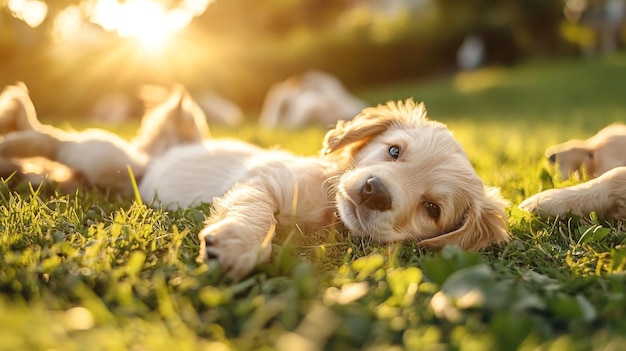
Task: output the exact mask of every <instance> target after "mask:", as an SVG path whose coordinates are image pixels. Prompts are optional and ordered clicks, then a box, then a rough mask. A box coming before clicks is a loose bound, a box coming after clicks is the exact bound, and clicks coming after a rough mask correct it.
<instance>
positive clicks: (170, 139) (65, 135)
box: [0, 83, 208, 193]
mask: <svg viewBox="0 0 626 351" xmlns="http://www.w3.org/2000/svg"><path fill="white" fill-rule="evenodd" d="M0 129H1V130H2V132H3V138H2V140H0V157H1V160H2V163H3V164H4V165H6V166H5V167H4V168H3V171H4V173H3V176H5V177H6V176H8V174H7V173H9V174H10V173H17V174H23V175H25V174H31V175H35V176H39V177H40V178H41V180H43V179H45V178H50V179H51V180H53V181H60V182H62V183H70V184H74V183H83V182H84V184H85V185H90V186H94V187H100V188H105V189H110V190H112V191H119V192H121V193H130V191H131V190H132V183H131V182H130V175H129V171H128V167H130V168H131V169H132V172H133V174H134V176H135V177H137V178H141V176H143V174H144V172H145V169H146V167H147V165H148V162H149V160H150V159H151V158H152V157H155V156H157V155H160V154H162V153H163V152H164V151H165V150H167V149H168V148H170V147H172V146H173V145H178V144H187V143H196V142H200V141H201V140H202V139H203V138H204V137H206V136H207V135H208V126H207V125H206V119H205V117H204V114H203V113H202V111H201V110H200V109H199V108H198V106H197V105H196V104H195V102H194V101H193V100H192V99H191V98H190V97H189V95H188V93H187V91H186V89H185V88H184V87H182V86H176V87H174V89H173V92H172V94H171V96H170V97H169V99H167V100H166V101H165V102H163V103H162V104H161V105H160V106H157V107H156V108H154V109H153V110H152V111H151V112H149V113H147V114H146V115H145V116H144V117H143V119H142V123H141V126H140V128H139V130H138V132H137V134H136V136H135V137H134V139H133V140H132V141H130V142H129V141H127V140H125V139H123V138H121V137H120V136H118V135H116V134H114V133H111V132H109V131H106V130H102V129H88V130H85V131H65V130H62V129H59V128H55V127H53V126H50V125H45V124H42V123H41V122H39V120H38V119H37V115H36V112H35V108H34V106H33V103H32V101H31V100H30V97H29V96H28V89H27V88H26V86H25V85H24V84H23V83H17V84H16V85H14V86H8V87H6V88H5V90H4V92H3V93H2V95H0ZM52 162H54V163H56V164H57V165H61V166H59V167H57V166H55V164H54V163H52ZM31 179H32V177H31Z"/></svg>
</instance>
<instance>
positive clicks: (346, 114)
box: [259, 70, 366, 128]
mask: <svg viewBox="0 0 626 351" xmlns="http://www.w3.org/2000/svg"><path fill="white" fill-rule="evenodd" d="M365 106H366V104H365V102H363V101H361V100H360V99H358V98H356V97H355V96H353V95H352V94H350V92H348V91H347V90H346V88H345V87H344V86H343V84H341V82H340V81H339V79H338V78H337V77H335V76H332V75H331V74H329V73H326V72H322V71H316V70H313V71H308V72H306V73H304V74H302V75H300V76H294V77H291V78H289V79H287V80H285V81H284V82H280V83H276V84H275V85H274V86H272V87H271V88H270V90H269V91H268V92H267V95H266V97H265V101H264V102H263V108H262V110H261V115H260V117H259V123H260V124H261V125H262V126H263V127H266V128H275V127H279V126H282V127H286V128H300V127H304V126H306V125H308V124H320V125H323V126H325V127H326V126H330V125H334V124H335V123H337V121H339V120H348V119H351V118H352V117H354V116H356V115H357V114H358V113H359V112H360V111H361V110H362V109H363V108H365Z"/></svg>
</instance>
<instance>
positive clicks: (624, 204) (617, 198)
mask: <svg viewBox="0 0 626 351" xmlns="http://www.w3.org/2000/svg"><path fill="white" fill-rule="evenodd" d="M519 207H520V208H521V209H523V210H526V211H529V212H532V213H537V214H539V215H540V216H544V217H550V216H559V215H563V214H565V213H567V212H569V211H571V212H572V213H574V214H577V215H581V216H587V215H589V214H590V213H591V212H594V211H595V212H596V213H597V214H598V215H599V216H600V217H602V218H606V219H611V218H612V219H626V167H618V168H614V169H612V170H611V171H609V172H606V173H604V174H602V175H601V176H600V177H598V178H595V179H593V180H590V181H588V182H585V183H581V184H577V185H574V186H570V187H567V188H561V189H550V190H546V191H542V192H540V193H538V194H535V195H533V196H531V197H529V198H528V199H526V200H524V201H523V202H522V203H521V204H520V205H519Z"/></svg>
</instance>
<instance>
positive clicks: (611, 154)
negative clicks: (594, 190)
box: [546, 124, 626, 179]
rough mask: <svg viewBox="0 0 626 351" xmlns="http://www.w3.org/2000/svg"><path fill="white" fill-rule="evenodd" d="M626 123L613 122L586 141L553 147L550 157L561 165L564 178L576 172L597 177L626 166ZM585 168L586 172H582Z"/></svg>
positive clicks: (571, 141) (576, 141)
mask: <svg viewBox="0 0 626 351" xmlns="http://www.w3.org/2000/svg"><path fill="white" fill-rule="evenodd" d="M624 150H626V126H625V125H623V124H613V125H610V126H608V127H606V128H604V129H602V130H601V131H599V132H598V133H597V134H596V135H594V136H592V137H591V138H589V139H586V140H575V139H574V140H570V141H568V142H566V143H563V144H559V145H555V146H551V147H549V148H548V149H547V150H546V157H547V158H548V160H549V161H550V163H551V164H555V165H556V166H557V167H558V170H559V173H560V175H561V177H562V178H563V179H567V178H569V177H571V176H572V175H574V174H576V175H578V176H579V177H582V176H583V175H585V176H587V177H588V178H596V177H598V176H600V175H601V174H603V173H604V172H606V171H608V170H610V169H613V168H615V167H619V166H626V153H625V152H624ZM581 169H582V173H583V174H581Z"/></svg>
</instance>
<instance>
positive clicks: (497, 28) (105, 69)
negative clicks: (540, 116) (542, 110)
mask: <svg viewBox="0 0 626 351" xmlns="http://www.w3.org/2000/svg"><path fill="white" fill-rule="evenodd" d="M625 7H626V6H625V2H624V0H333V1H319V0H264V1H258V0H164V1H156V0H152V1H151V0H125V1H123V0H55V1H42V0H0V84H2V85H7V84H13V83H14V82H16V81H18V80H19V81H24V82H25V83H26V84H27V86H28V87H29V89H30V92H31V96H32V98H33V101H34V102H35V105H36V107H37V110H38V112H39V114H40V115H42V116H46V117H58V118H76V117H80V116H88V115H89V114H90V113H91V112H90V111H93V108H94V105H96V104H97V103H98V102H99V101H100V102H102V100H103V99H104V101H107V100H106V99H110V100H109V101H113V102H115V101H116V100H115V99H122V98H125V99H129V100H128V101H130V102H131V104H130V105H131V106H132V110H131V111H130V112H129V114H130V115H133V116H140V114H141V108H142V104H141V101H139V99H135V98H136V96H137V91H138V89H139V88H140V87H141V86H142V85H144V84H157V85H166V86H167V85H169V84H172V83H174V82H179V83H182V84H184V85H186V86H187V87H188V88H189V90H190V91H191V92H192V93H193V94H195V95H200V94H204V93H217V94H219V95H221V96H223V97H225V98H227V99H229V100H231V101H233V102H235V103H236V104H238V105H239V106H240V107H242V108H243V109H244V110H245V111H246V115H247V116H249V118H254V116H256V115H257V114H258V111H259V109H260V108H261V105H262V103H263V98H264V97H265V94H266V93H267V91H268V88H269V87H270V86H271V85H272V84H274V83H276V82H278V81H281V80H284V79H286V78H287V77H289V76H292V75H294V74H299V73H302V72H303V71H306V70H308V69H321V70H324V71H327V72H330V73H332V74H334V75H336V76H338V77H339V78H340V79H341V81H342V82H343V83H344V84H345V85H346V86H347V87H348V89H349V90H351V91H356V92H358V91H359V90H361V89H367V88H371V87H374V86H382V85H386V84H392V83H397V82H401V81H416V80H427V79H431V78H433V77H435V76H441V75H451V74H455V73H456V72H458V71H459V70H461V69H474V68H476V67H484V66H513V65H519V64H521V63H523V62H527V61H529V60H553V59H557V58H562V57H576V58H580V59H585V58H587V57H590V56H597V55H605V54H609V53H612V52H615V51H617V50H620V49H621V48H623V47H624V44H625V43H626V27H625V26H624V18H625V12H626V11H625ZM463 43H466V44H472V43H473V44H474V50H475V51H477V55H474V59H473V60H470V62H463V61H462V60H461V61H460V60H459V52H460V51H459V49H460V48H461V47H462V45H463ZM476 48H478V50H477V49H476ZM481 48H482V49H481ZM466 61H467V60H466Z"/></svg>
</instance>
